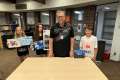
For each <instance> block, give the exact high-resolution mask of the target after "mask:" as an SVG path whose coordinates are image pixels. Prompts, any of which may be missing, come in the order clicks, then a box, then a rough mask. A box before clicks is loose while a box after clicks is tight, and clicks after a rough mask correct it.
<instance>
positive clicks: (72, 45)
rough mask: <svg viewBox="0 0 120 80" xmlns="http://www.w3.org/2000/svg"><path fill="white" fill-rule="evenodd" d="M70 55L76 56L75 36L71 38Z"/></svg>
mask: <svg viewBox="0 0 120 80" xmlns="http://www.w3.org/2000/svg"><path fill="white" fill-rule="evenodd" d="M70 44H71V46H70V57H74V37H72V38H71V39H70Z"/></svg>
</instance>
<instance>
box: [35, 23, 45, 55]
mask: <svg viewBox="0 0 120 80" xmlns="http://www.w3.org/2000/svg"><path fill="white" fill-rule="evenodd" d="M34 41H35V51H36V54H37V55H40V56H46V54H47V51H46V50H44V46H43V25H42V24H41V23H38V24H37V25H36V26H35V33H34Z"/></svg>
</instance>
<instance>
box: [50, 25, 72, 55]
mask: <svg viewBox="0 0 120 80" xmlns="http://www.w3.org/2000/svg"><path fill="white" fill-rule="evenodd" d="M72 37H74V31H73V28H72V27H71V26H69V25H67V24H64V27H60V25H59V23H56V24H55V25H54V26H52V28H51V30H50V38H53V53H54V56H55V57H69V52H70V38H72Z"/></svg>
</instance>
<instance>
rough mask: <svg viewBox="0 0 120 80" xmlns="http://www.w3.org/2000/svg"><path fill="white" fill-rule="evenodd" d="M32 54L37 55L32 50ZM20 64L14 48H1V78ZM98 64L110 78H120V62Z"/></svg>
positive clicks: (115, 79)
mask: <svg viewBox="0 0 120 80" xmlns="http://www.w3.org/2000/svg"><path fill="white" fill-rule="evenodd" d="M30 56H35V54H34V52H33V51H30ZM19 64H20V61H19V58H18V57H17V56H16V50H14V49H12V50H11V49H4V50H3V49H1V50H0V80H5V79H6V78H7V77H8V76H9V75H10V74H11V73H12V72H13V71H14V70H15V69H16V68H17V67H18V66H19ZM97 66H98V67H99V68H100V69H101V70H102V72H103V73H104V74H105V75H106V76H107V77H108V79H109V80H120V62H113V61H109V62H99V63H97Z"/></svg>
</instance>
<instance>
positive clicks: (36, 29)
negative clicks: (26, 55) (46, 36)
mask: <svg viewBox="0 0 120 80" xmlns="http://www.w3.org/2000/svg"><path fill="white" fill-rule="evenodd" d="M39 25H42V24H41V23H37V24H36V25H35V33H34V40H35V41H38V40H39ZM42 28H43V27H42ZM42 35H43V31H42Z"/></svg>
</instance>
